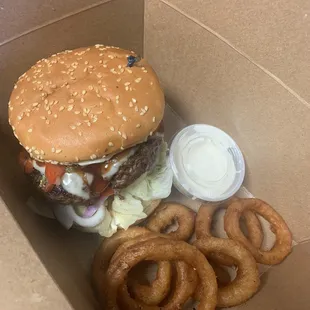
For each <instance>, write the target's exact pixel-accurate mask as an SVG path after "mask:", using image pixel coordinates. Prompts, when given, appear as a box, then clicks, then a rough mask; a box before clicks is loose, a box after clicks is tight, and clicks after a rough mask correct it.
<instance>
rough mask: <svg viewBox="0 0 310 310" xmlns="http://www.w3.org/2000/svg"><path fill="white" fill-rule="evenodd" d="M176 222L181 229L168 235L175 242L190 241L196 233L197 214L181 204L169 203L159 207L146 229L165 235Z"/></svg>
mask: <svg viewBox="0 0 310 310" xmlns="http://www.w3.org/2000/svg"><path fill="white" fill-rule="evenodd" d="M175 221H176V222H177V223H178V224H179V227H178V228H177V230H176V231H172V232H169V233H168V234H167V235H169V236H170V237H171V238H172V239H175V240H184V241H186V240H188V239H189V238H190V237H191V236H192V234H193V233H194V229H195V212H193V211H192V210H190V209H189V208H187V207H185V206H183V205H181V204H179V203H172V202H167V203H164V204H162V205H161V206H159V208H158V209H157V210H156V211H155V212H154V213H153V215H151V217H150V218H149V220H148V222H147V224H146V225H145V227H146V228H148V229H149V230H151V231H153V232H158V233H159V232H160V233H165V230H166V229H167V227H168V226H169V225H171V224H174V222H175Z"/></svg>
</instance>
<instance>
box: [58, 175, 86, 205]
mask: <svg viewBox="0 0 310 310" xmlns="http://www.w3.org/2000/svg"><path fill="white" fill-rule="evenodd" d="M61 185H62V187H63V188H64V190H66V191H67V192H68V193H70V194H72V195H76V196H78V197H82V198H84V199H89V198H90V195H89V192H87V191H85V184H84V181H83V178H82V177H81V176H80V175H79V174H77V173H65V174H64V176H63V177H62V180H61Z"/></svg>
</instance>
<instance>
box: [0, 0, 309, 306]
mask: <svg viewBox="0 0 310 310" xmlns="http://www.w3.org/2000/svg"><path fill="white" fill-rule="evenodd" d="M308 11H309V5H308V4H307V3H306V2H305V3H303V4H299V5H297V4H296V3H295V2H294V1H284V0H282V1H278V2H277V3H275V2H272V1H269V2H268V1H264V2H261V3H260V5H257V4H256V3H253V2H251V1H241V2H238V3H235V2H230V1H224V2H223V1H222V2H218V1H205V2H204V1H198V0H191V1H181V0H169V1H165V0H162V1H159V0H148V1H145V2H144V1H143V0H113V1H109V0H102V1H96V0H90V1H78V0H74V1H73V0H72V1H58V0H52V1H38V0H36V1H13V2H10V1H6V0H5V1H2V2H1V3H0V25H1V32H0V70H1V74H0V85H1V86H0V98H1V105H0V141H1V152H0V158H1V160H0V195H1V198H2V200H1V201H0V208H1V217H0V227H1V229H0V231H1V232H0V236H1V237H0V255H1V256H0V274H1V285H0V294H1V298H0V309H5V310H11V309H16V310H17V309H33V310H35V309H77V310H79V309H81V310H86V309H96V308H97V304H96V301H95V298H94V296H93V292H92V289H91V286H90V276H89V268H90V263H91V259H92V256H93V254H94V251H95V249H96V248H97V246H98V244H99V242H100V238H99V237H98V236H96V235H93V234H85V233H81V232H78V231H75V230H70V231H66V230H64V229H63V228H62V227H61V226H60V225H59V224H58V223H57V222H56V221H52V220H48V219H44V218H41V217H39V216H37V215H35V214H33V213H32V212H30V211H29V210H28V208H27V207H26V205H25V201H26V199H27V197H28V194H29V192H28V186H27V183H26V182H25V178H24V176H23V175H22V172H21V170H20V168H19V166H18V165H17V159H16V158H17V152H18V148H19V145H18V143H17V141H16V140H15V138H14V137H13V135H12V132H11V129H10V127H9V125H8V122H7V102H8V98H9V95H10V92H11V90H12V87H13V84H14V82H15V80H16V79H17V78H18V77H19V75H21V74H22V73H23V72H24V71H25V70H27V68H29V67H30V66H31V65H32V64H33V63H34V62H36V61H37V60H38V59H40V58H42V57H46V56H49V55H50V54H53V53H55V52H58V51H61V50H64V49H68V48H70V49H72V48H75V47H80V46H87V45H93V44H96V43H102V44H108V45H109V44H110V45H116V46H121V47H124V48H129V49H132V50H135V51H137V52H139V53H141V54H143V55H144V56H145V57H146V58H147V59H148V60H149V62H150V63H151V64H152V65H153V66H154V68H155V70H156V71H157V73H158V75H159V78H160V79H161V82H162V85H163V87H164V90H165V94H166V98H167V102H168V104H169V106H167V111H166V116H165V127H166V135H167V136H166V137H167V139H169V138H170V137H171V136H172V135H173V134H174V133H175V132H176V131H177V130H178V129H180V128H182V127H183V126H184V125H185V124H192V123H207V124H210V125H214V126H217V127H220V128H221V129H223V130H225V131H226V132H227V133H229V134H230V135H231V136H232V137H233V138H234V139H235V141H236V142H237V143H238V144H239V146H240V148H241V149H242V151H243V153H244V156H245V159H246V163H247V171H246V179H245V183H244V185H245V188H243V189H242V191H241V192H240V193H239V194H240V195H245V196H251V194H253V195H254V196H256V197H259V198H262V199H264V200H266V201H268V202H269V203H270V204H271V205H272V206H274V208H275V209H276V210H278V212H279V213H280V214H281V215H282V216H283V217H284V218H285V220H286V221H287V223H288V224H289V227H290V228H291V230H292V232H293V237H294V250H293V253H292V254H291V255H290V256H289V258H287V259H286V260H285V262H284V263H282V264H281V265H279V266H276V267H272V268H270V269H267V268H264V269H261V273H262V284H261V289H260V291H259V293H257V294H256V295H255V296H254V298H253V299H252V300H250V301H249V302H248V303H246V304H245V305H243V306H240V307H238V308H237V309H251V310H255V309H266V310H275V309H281V310H286V309H287V310H291V309H296V310H303V309H309V304H310V296H309V293H308V287H309V286H308V283H309V281H310V273H309V272H308V270H309V267H308V264H309V261H310V243H309V242H307V241H308V240H309V238H310V209H309V202H310V194H309V190H308V184H309V182H310V177H309V173H308V172H309V171H310V161H309V156H308V154H309V152H310V147H309V143H308V141H309V138H310V137H309V135H310V128H309V126H310V125H309V124H310V112H309V102H310V95H309V91H308V88H309V81H310V75H309V70H308V66H307V64H308V60H309V59H308V58H309V57H307V56H308V53H307V52H308V51H309V48H310V46H309V40H306V37H307V33H308V32H309V30H310V25H309V17H308V14H307V12H308ZM169 200H179V201H181V202H183V203H184V204H186V205H188V206H191V207H193V208H194V209H195V208H196V209H197V208H198V207H199V204H200V203H199V202H198V201H192V200H190V199H187V198H185V197H183V196H181V195H180V194H178V193H177V192H176V191H175V192H173V194H172V196H171V197H170V198H169ZM266 242H267V243H270V242H272V239H271V233H270V232H269V233H268V234H267V241H266Z"/></svg>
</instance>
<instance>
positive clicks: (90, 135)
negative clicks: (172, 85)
mask: <svg viewBox="0 0 310 310" xmlns="http://www.w3.org/2000/svg"><path fill="white" fill-rule="evenodd" d="M129 55H133V56H136V55H135V54H134V53H133V52H130V51H127V50H122V49H119V48H115V47H108V46H103V45H96V46H92V47H88V48H79V49H76V50H73V51H64V52H61V53H58V54H55V55H53V56H51V57H50V58H48V59H42V60H40V61H38V62H37V63H36V64H35V65H34V66H33V67H31V69H30V70H28V71H27V72H26V73H24V74H23V75H22V76H21V77H20V78H19V80H18V81H17V83H16V84H15V86H14V90H13V92H12V94H11V98H10V102H9V122H10V124H11V126H12V128H13V131H14V134H15V136H16V137H17V139H18V140H19V141H20V143H21V145H23V146H24V147H25V149H26V150H27V151H28V152H29V153H30V155H31V156H32V157H33V158H34V159H36V160H39V161H45V162H57V163H63V164H69V163H77V162H82V161H89V160H96V159H101V158H105V156H107V155H109V154H113V153H116V152H119V151H120V150H123V149H126V148H128V147H130V146H133V145H135V144H138V143H141V142H143V141H145V140H146V139H147V137H148V136H149V135H152V133H153V131H155V130H156V128H157V127H158V126H159V124H160V122H161V120H162V118H163V113H164V95H163V91H162V89H161V87H160V85H159V81H158V78H157V76H156V74H155V72H154V71H153V69H152V68H151V66H150V65H149V64H148V63H147V62H146V61H145V60H144V59H142V60H140V61H139V62H137V63H135V64H134V66H133V67H127V57H128V56H129Z"/></svg>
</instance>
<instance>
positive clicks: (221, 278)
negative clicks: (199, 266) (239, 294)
mask: <svg viewBox="0 0 310 310" xmlns="http://www.w3.org/2000/svg"><path fill="white" fill-rule="evenodd" d="M227 257H228V256H227ZM208 261H209V263H210V265H211V266H212V268H213V270H214V272H215V275H216V280H217V285H218V287H223V286H226V285H228V284H229V283H230V282H231V277H230V274H229V272H228V271H227V270H226V269H224V268H223V267H222V266H221V265H220V264H218V263H217V262H215V261H212V260H211V259H208Z"/></svg>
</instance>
